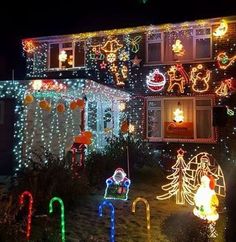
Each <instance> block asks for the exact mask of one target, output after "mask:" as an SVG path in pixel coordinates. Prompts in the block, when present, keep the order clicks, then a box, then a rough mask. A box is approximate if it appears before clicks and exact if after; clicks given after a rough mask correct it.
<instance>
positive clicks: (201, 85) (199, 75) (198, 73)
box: [190, 64, 211, 93]
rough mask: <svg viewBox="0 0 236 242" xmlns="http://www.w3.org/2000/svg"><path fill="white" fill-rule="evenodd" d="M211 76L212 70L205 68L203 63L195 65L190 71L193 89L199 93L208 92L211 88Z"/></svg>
mask: <svg viewBox="0 0 236 242" xmlns="http://www.w3.org/2000/svg"><path fill="white" fill-rule="evenodd" d="M210 78H211V71H210V70H208V69H207V70H204V69H203V65H202V64H199V65H197V67H193V68H192V69H191V73H190V81H191V82H192V89H193V91H194V92H199V93H202V92H206V91H207V90H208V89H209V81H210Z"/></svg>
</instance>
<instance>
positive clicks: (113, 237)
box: [99, 200, 115, 242]
mask: <svg viewBox="0 0 236 242" xmlns="http://www.w3.org/2000/svg"><path fill="white" fill-rule="evenodd" d="M105 206H108V207H109V208H110V210H111V215H110V216H111V220H110V221H111V232H110V242H115V208H114V206H113V204H112V203H111V202H109V201H106V200H105V201H103V202H102V203H101V204H100V205H99V216H100V217H102V209H103V207H105Z"/></svg>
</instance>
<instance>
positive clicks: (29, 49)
mask: <svg viewBox="0 0 236 242" xmlns="http://www.w3.org/2000/svg"><path fill="white" fill-rule="evenodd" d="M22 47H23V50H24V51H25V52H26V53H29V54H32V53H33V52H34V51H35V48H36V46H35V44H34V42H33V40H23V41H22Z"/></svg>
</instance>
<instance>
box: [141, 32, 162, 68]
mask: <svg viewBox="0 0 236 242" xmlns="http://www.w3.org/2000/svg"><path fill="white" fill-rule="evenodd" d="M151 34H152V33H151ZM153 34H160V35H161V39H160V40H149V39H148V35H149V34H146V56H145V57H146V63H147V64H157V63H163V60H164V33H163V32H155V33H153ZM157 43H160V44H161V60H160V61H149V60H148V45H149V44H157Z"/></svg>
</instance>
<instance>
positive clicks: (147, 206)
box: [132, 197, 151, 230]
mask: <svg viewBox="0 0 236 242" xmlns="http://www.w3.org/2000/svg"><path fill="white" fill-rule="evenodd" d="M138 202H143V203H144V204H145V206H146V219H147V230H150V228H151V225H150V205H149V203H148V201H147V200H146V199H145V198H142V197H137V198H136V199H135V200H134V201H133V203H132V212H133V213H135V208H136V204H137V203H138Z"/></svg>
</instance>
